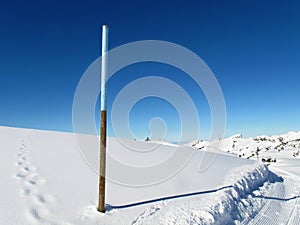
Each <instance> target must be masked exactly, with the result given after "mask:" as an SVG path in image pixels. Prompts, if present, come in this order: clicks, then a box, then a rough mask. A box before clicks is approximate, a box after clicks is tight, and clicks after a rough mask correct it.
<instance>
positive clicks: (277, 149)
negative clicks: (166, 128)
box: [186, 132, 300, 161]
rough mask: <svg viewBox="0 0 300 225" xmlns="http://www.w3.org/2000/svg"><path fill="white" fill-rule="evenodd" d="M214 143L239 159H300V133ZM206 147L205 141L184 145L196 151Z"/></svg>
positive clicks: (223, 140)
mask: <svg viewBox="0 0 300 225" xmlns="http://www.w3.org/2000/svg"><path fill="white" fill-rule="evenodd" d="M216 141H217V142H218V147H219V149H220V150H222V151H224V152H228V153H232V154H234V155H237V156H239V157H241V158H247V159H258V158H259V159H264V160H268V159H271V161H275V160H276V159H277V158H291V159H292V158H298V159H300V132H289V133H287V134H283V135H274V136H270V137H269V136H258V137H255V138H243V137H242V134H236V135H233V136H231V137H229V138H225V139H222V140H216ZM208 145H209V142H206V141H194V142H190V143H188V144H186V146H190V147H193V148H195V149H198V150H206V147H207V146H208Z"/></svg>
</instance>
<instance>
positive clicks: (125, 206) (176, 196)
mask: <svg viewBox="0 0 300 225" xmlns="http://www.w3.org/2000/svg"><path fill="white" fill-rule="evenodd" d="M232 187H233V186H232V185H229V186H224V187H221V188H218V189H213V190H208V191H199V192H193V193H187V194H181V195H174V196H168V197H162V198H156V199H151V200H147V201H141V202H135V203H130V204H126V205H115V206H114V205H106V209H107V210H108V211H109V210H112V209H124V208H130V207H134V206H140V205H144V204H149V203H154V202H158V201H164V200H170V199H177V198H183V197H189V196H194V195H202V194H209V193H214V192H217V191H220V190H223V189H227V188H232Z"/></svg>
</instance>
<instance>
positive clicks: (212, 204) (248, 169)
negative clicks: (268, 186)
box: [187, 164, 269, 224]
mask: <svg viewBox="0 0 300 225" xmlns="http://www.w3.org/2000/svg"><path fill="white" fill-rule="evenodd" d="M268 176H269V170H268V168H267V166H265V165H262V164H261V165H258V164H256V165H250V166H249V165H247V166H244V167H241V168H238V169H234V170H232V171H231V173H230V175H229V176H228V177H227V178H226V180H225V187H226V186H227V187H228V188H225V189H223V190H220V191H218V192H217V193H216V194H214V195H213V196H211V197H210V200H207V201H206V205H207V206H206V207H205V208H204V210H203V211H202V210H199V211H197V210H194V211H193V214H195V215H197V217H198V218H197V220H198V224H207V223H209V224H229V223H233V222H234V221H235V220H237V219H238V220H239V221H241V220H243V219H245V218H241V215H240V214H239V212H238V211H239V210H238V209H237V207H238V205H239V203H240V202H241V201H242V200H243V199H245V198H247V195H249V194H251V193H252V192H253V191H255V190H257V189H258V188H259V187H260V186H262V185H263V184H264V183H265V182H266V180H267V179H268ZM191 218H193V217H191ZM187 224H189V223H187Z"/></svg>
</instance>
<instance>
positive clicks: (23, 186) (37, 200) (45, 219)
mask: <svg viewBox="0 0 300 225" xmlns="http://www.w3.org/2000/svg"><path fill="white" fill-rule="evenodd" d="M31 133H32V131H27V132H26V134H25V136H24V137H23V138H22V139H21V140H20V144H19V148H18V152H17V154H16V158H17V159H16V162H15V167H16V173H15V174H14V175H13V178H15V179H16V180H17V181H18V182H19V184H20V188H19V194H20V197H21V198H24V199H25V200H26V203H25V204H26V212H25V216H26V218H27V220H28V222H30V224H49V225H50V224H51V225H58V224H62V223H57V222H55V221H53V219H52V218H53V215H52V212H51V207H53V206H54V205H55V202H56V200H55V197H54V196H52V195H50V194H47V193H43V192H41V191H40V187H41V186H42V185H44V184H45V183H46V181H47V180H46V179H44V178H42V177H41V176H40V175H39V173H38V169H37V167H36V166H35V165H34V164H32V162H31V159H30V136H31ZM64 224H67V223H64Z"/></svg>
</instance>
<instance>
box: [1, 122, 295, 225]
mask: <svg viewBox="0 0 300 225" xmlns="http://www.w3.org/2000/svg"><path fill="white" fill-rule="evenodd" d="M0 134H1V135H0V148H1V164H0V175H1V187H0V188H1V189H0V190H1V195H0V211H1V213H0V224H5V225H6V224H15V225H26V224H47V225H50V224H51V225H70V224H74V225H77V224H78V225H79V224H81V225H89V224H91V225H95V224H118V225H119V224H300V200H299V199H300V196H299V195H300V194H299V190H300V182H299V180H300V164H299V163H300V158H299V156H298V155H295V154H294V156H293V153H295V152H297V148H298V146H299V145H298V144H299V142H297V139H298V137H299V136H298V135H299V133H289V134H287V135H283V136H282V138H283V139H282V138H279V136H278V137H270V138H269V137H266V139H264V138H263V140H259V139H257V140H254V139H251V140H250V139H249V140H248V139H245V140H244V139H242V138H241V137H231V138H229V139H224V140H223V142H222V143H221V149H222V150H225V152H224V153H222V154H218V155H217V157H216V158H215V160H214V161H213V162H212V163H211V164H210V166H209V167H208V169H207V170H204V171H201V172H200V171H199V164H200V163H201V161H202V159H205V157H207V155H210V154H215V153H211V152H208V151H204V150H205V147H202V146H200V145H201V143H202V145H203V143H205V142H199V143H197V144H196V145H194V144H195V142H194V143H190V144H189V145H194V146H193V147H188V146H181V147H179V148H177V149H176V151H179V152H180V154H182V156H185V155H190V154H191V153H193V154H192V157H191V159H190V160H189V161H188V162H187V164H186V165H185V166H184V167H183V168H182V169H181V170H180V171H179V172H178V173H176V174H175V175H174V176H172V177H170V178H169V179H167V180H166V181H165V182H160V183H157V184H153V185H148V186H144V187H133V186H128V185H124V184H123V185H121V184H117V183H115V182H107V195H106V203H107V212H106V213H105V214H102V213H98V212H97V210H96V206H97V194H98V175H97V174H96V173H95V172H94V171H93V170H91V169H90V167H89V166H88V165H87V164H86V162H85V161H84V160H83V158H82V156H81V154H80V152H79V151H78V149H77V147H78V146H77V145H76V140H75V136H74V135H73V134H72V133H62V132H51V131H39V130H29V129H19V128H9V127H0ZM287 140H288V143H286V142H287ZM127 145H136V146H139V148H145V149H149V148H151V147H153V146H155V145H157V143H151V142H150V143H148V142H143V141H129V140H127ZM233 145H234V146H233ZM269 145H271V146H269ZM203 146H205V144H204V145H203ZM276 146H279V147H276ZM174 147H175V146H174V145H170V144H169V145H163V144H162V145H159V146H158V147H157V148H155V150H154V151H149V152H145V153H143V154H145V156H143V157H144V160H143V158H141V155H140V153H139V152H134V151H133V152H129V151H128V149H126V147H125V146H124V145H123V144H121V143H119V141H118V140H117V139H115V138H109V139H108V154H111V155H114V156H116V157H118V160H121V161H124V162H126V163H136V162H138V164H139V165H136V166H137V170H138V169H139V167H138V166H142V165H143V163H144V162H146V163H152V164H153V163H154V162H159V161H161V160H162V159H164V158H165V157H166V156H168V155H170V154H172V153H173V151H174ZM257 147H258V148H259V151H258V154H257V155H256V152H257ZM275 147H276V148H275ZM282 147H283V148H284V149H281V148H282ZM194 148H196V149H199V148H200V149H201V150H196V151H194ZM278 149H280V150H278ZM298 149H299V148H298ZM95 151H97V149H95ZM228 151H229V152H228ZM147 153H149V154H150V155H149V157H148V155H147ZM231 153H234V154H236V155H232V154H231ZM243 154H244V155H243ZM252 154H254V156H252ZM239 155H241V157H238V156H239ZM249 156H251V157H249ZM245 158H250V160H249V159H245ZM256 158H259V159H258V160H257V159H256ZM262 158H266V159H267V158H272V159H274V158H276V162H275V163H271V165H270V166H267V165H266V164H263V163H261V159H262ZM251 159H252V160H251ZM253 159H254V160H253ZM111 165H112V163H110V160H108V162H107V167H108V169H107V173H108V177H110V175H111V174H113V173H116V172H119V173H120V174H122V171H116V169H115V168H111ZM170 166H171V165H170ZM124 176H128V180H134V179H135V177H131V175H130V174H126V175H124Z"/></svg>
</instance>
